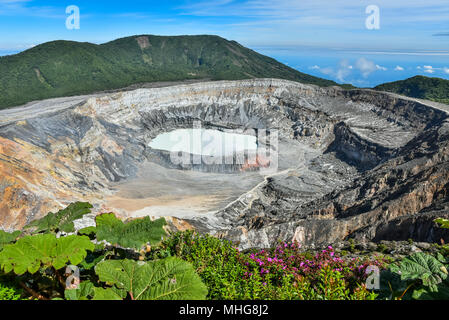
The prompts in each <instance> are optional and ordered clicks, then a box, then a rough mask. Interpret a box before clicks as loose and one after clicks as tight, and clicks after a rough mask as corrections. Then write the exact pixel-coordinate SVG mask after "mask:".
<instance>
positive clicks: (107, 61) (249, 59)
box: [0, 35, 337, 108]
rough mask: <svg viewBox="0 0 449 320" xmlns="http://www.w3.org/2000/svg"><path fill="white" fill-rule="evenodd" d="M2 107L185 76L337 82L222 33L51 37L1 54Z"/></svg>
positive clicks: (0, 106)
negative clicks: (86, 39)
mask: <svg viewBox="0 0 449 320" xmlns="http://www.w3.org/2000/svg"><path fill="white" fill-rule="evenodd" d="M0 75H1V78H0V108H5V107H9V106H17V105H21V104H24V103H27V102H29V101H33V100H41V99H46V98H52V97H60V96H69V95H78V94H87V93H92V92H96V91H103V90H110V89H118V88H123V87H127V86H129V85H132V84H138V83H144V82H157V81H173V80H185V79H204V78H207V79H212V80H239V79H249V78H281V79H288V80H293V81H298V82H303V83H309V84H316V85H319V86H332V85H337V83H335V82H333V81H330V80H325V79H321V78H317V77H313V76H310V75H307V74H304V73H301V72H299V71H297V70H294V69H292V68H290V67H288V66H286V65H284V64H282V63H279V62H278V61H276V60H274V59H272V58H269V57H267V56H264V55H261V54H259V53H257V52H255V51H253V50H250V49H248V48H245V47H243V46H242V45H240V44H238V43H237V42H235V41H228V40H226V39H223V38H220V37H218V36H209V35H201V36H175V37H164V36H152V35H142V36H133V37H127V38H122V39H118V40H115V41H112V42H108V43H105V44H101V45H96V44H92V43H80V42H72V41H53V42H48V43H44V44H41V45H38V46H36V47H33V48H31V49H29V50H27V51H24V52H21V53H19V54H16V55H11V56H5V57H0Z"/></svg>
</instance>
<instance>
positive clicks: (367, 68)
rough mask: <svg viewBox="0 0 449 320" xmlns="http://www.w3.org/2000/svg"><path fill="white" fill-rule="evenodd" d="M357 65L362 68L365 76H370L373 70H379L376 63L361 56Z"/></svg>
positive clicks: (361, 70)
mask: <svg viewBox="0 0 449 320" xmlns="http://www.w3.org/2000/svg"><path fill="white" fill-rule="evenodd" d="M355 67H356V68H357V69H359V70H360V72H361V73H362V75H363V77H365V78H366V77H368V76H369V75H370V74H371V73H372V72H374V71H376V70H377V67H376V64H375V63H374V62H372V61H370V60H367V59H365V58H360V59H358V60H357V61H356V63H355Z"/></svg>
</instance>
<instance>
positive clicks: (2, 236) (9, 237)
mask: <svg viewBox="0 0 449 320" xmlns="http://www.w3.org/2000/svg"><path fill="white" fill-rule="evenodd" d="M20 233H21V232H20V231H15V232H13V233H8V232H5V231H3V230H0V251H1V250H2V249H3V246H4V245H6V244H8V243H11V242H14V241H16V239H17V237H18V236H19V235H20Z"/></svg>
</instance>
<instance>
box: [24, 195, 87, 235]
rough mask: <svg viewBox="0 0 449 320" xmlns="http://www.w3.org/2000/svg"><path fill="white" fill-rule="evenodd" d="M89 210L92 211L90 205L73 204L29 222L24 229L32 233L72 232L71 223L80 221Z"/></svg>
mask: <svg viewBox="0 0 449 320" xmlns="http://www.w3.org/2000/svg"><path fill="white" fill-rule="evenodd" d="M90 209H92V205H91V204H90V203H87V202H75V203H72V204H70V205H69V206H68V207H67V208H65V209H63V210H60V211H58V212H57V213H52V212H50V213H49V214H47V215H46V216H45V217H43V218H41V219H39V220H35V221H33V222H31V223H30V224H28V225H27V226H26V227H25V229H27V230H32V231H33V233H48V232H58V231H63V232H66V233H69V232H74V231H75V225H74V223H73V221H75V220H78V219H81V218H82V217H83V216H84V215H85V214H88V213H90Z"/></svg>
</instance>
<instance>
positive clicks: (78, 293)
mask: <svg viewBox="0 0 449 320" xmlns="http://www.w3.org/2000/svg"><path fill="white" fill-rule="evenodd" d="M93 295H94V285H93V283H92V282H90V281H83V282H81V283H80V285H79V288H78V289H66V290H65V291H64V297H65V299H66V300H88V299H89V298H91V297H92V296H93Z"/></svg>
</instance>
